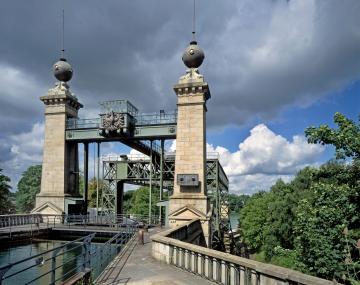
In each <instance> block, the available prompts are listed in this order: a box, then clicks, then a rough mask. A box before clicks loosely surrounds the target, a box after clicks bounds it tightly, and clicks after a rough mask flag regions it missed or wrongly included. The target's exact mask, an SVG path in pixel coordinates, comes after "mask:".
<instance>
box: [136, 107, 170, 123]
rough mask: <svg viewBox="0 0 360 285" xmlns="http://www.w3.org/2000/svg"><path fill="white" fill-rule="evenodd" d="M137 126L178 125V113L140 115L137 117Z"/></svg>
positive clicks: (163, 112) (162, 112) (161, 112)
mask: <svg viewBox="0 0 360 285" xmlns="http://www.w3.org/2000/svg"><path fill="white" fill-rule="evenodd" d="M135 119H136V125H137V126H142V125H163V124H176V122H177V111H176V110H175V111H170V112H165V111H160V112H157V113H140V114H137V115H136V116H135Z"/></svg>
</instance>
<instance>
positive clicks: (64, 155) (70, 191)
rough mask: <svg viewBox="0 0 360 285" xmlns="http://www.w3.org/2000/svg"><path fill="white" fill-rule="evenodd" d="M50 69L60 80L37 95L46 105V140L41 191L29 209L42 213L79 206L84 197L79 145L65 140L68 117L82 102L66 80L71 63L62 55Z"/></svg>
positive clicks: (72, 116)
mask: <svg viewBox="0 0 360 285" xmlns="http://www.w3.org/2000/svg"><path fill="white" fill-rule="evenodd" d="M53 69H54V74H55V77H56V78H57V79H58V80H59V82H58V83H56V85H55V87H54V88H51V89H49V91H48V94H47V95H46V96H42V97H41V98H40V100H41V101H42V102H44V104H45V139H44V150H43V164H42V177H41V191H40V193H39V194H38V195H37V196H36V206H35V209H34V210H33V211H32V212H36V213H44V214H62V213H64V212H66V213H67V212H68V209H69V207H71V206H69V205H76V204H77V207H79V208H81V203H82V200H83V199H82V197H80V195H79V193H78V174H79V167H78V146H77V143H73V142H66V140H65V130H66V121H67V119H68V118H76V117H77V116H78V110H79V109H80V108H82V107H83V105H82V104H81V103H80V102H78V100H77V98H76V97H75V96H74V95H73V94H72V93H71V91H70V89H69V86H68V85H67V83H66V82H68V81H69V80H70V79H71V77H72V73H73V71H72V68H71V66H70V64H69V63H67V62H66V60H65V59H63V58H62V59H60V61H58V62H56V63H55V64H54V67H53Z"/></svg>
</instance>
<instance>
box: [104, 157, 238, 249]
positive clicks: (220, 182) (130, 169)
mask: <svg viewBox="0 0 360 285" xmlns="http://www.w3.org/2000/svg"><path fill="white" fill-rule="evenodd" d="M150 169H151V171H150ZM103 171H104V172H103V173H104V180H105V181H106V183H107V187H105V188H106V189H104V190H103V197H102V209H103V210H105V209H106V210H107V211H108V212H109V213H114V212H115V211H116V209H115V207H116V205H115V203H116V202H115V201H116V190H117V183H118V182H120V181H121V182H124V183H129V184H134V185H145V186H149V185H150V173H151V176H152V177H151V180H152V186H154V187H157V188H158V187H160V180H161V179H160V178H161V175H163V185H164V188H165V189H167V190H168V191H170V192H172V189H173V185H174V173H175V155H166V156H165V158H164V165H163V172H162V173H161V171H160V163H159V161H158V160H157V159H155V160H153V162H152V163H150V159H149V158H146V157H142V158H135V159H131V158H130V159H127V158H124V157H121V158H120V157H119V158H117V157H109V158H104V159H103ZM206 178H207V194H208V197H209V198H210V201H211V204H212V205H213V218H212V230H213V234H212V237H213V247H217V248H220V249H222V250H226V251H228V252H230V251H231V249H232V239H231V236H230V232H231V225H230V220H229V208H228V201H229V198H228V194H229V180H228V178H227V176H226V174H225V172H224V170H223V168H222V166H221V164H220V162H219V160H218V158H208V159H207V161H206ZM223 247H225V248H223Z"/></svg>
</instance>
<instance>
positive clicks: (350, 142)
mask: <svg viewBox="0 0 360 285" xmlns="http://www.w3.org/2000/svg"><path fill="white" fill-rule="evenodd" d="M334 122H335V123H336V124H337V125H338V129H332V128H330V127H329V126H328V125H321V126H319V127H318V128H316V127H309V128H307V129H306V130H305V135H306V136H307V138H308V142H309V143H320V144H322V145H333V146H335V150H336V157H337V158H339V159H344V158H346V157H350V158H355V159H358V158H360V126H359V125H357V124H356V123H355V122H353V121H352V120H350V119H348V118H346V117H345V116H344V115H342V114H340V113H335V116H334Z"/></svg>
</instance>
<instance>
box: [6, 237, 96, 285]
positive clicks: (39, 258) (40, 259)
mask: <svg viewBox="0 0 360 285" xmlns="http://www.w3.org/2000/svg"><path fill="white" fill-rule="evenodd" d="M94 236H95V234H94V233H93V234H90V235H87V236H85V237H82V238H79V239H76V240H74V241H70V242H66V243H64V244H63V245H60V246H57V247H54V248H53V249H51V250H46V251H44V252H41V253H38V254H35V255H33V256H30V257H27V258H25V259H22V260H19V261H16V262H12V263H9V264H6V265H3V266H1V267H0V284H2V282H3V281H4V280H6V279H9V278H11V277H13V276H15V275H17V274H19V273H22V272H25V271H27V270H29V269H31V268H34V267H37V266H42V265H44V264H45V263H46V262H48V261H51V269H50V270H48V271H46V272H44V273H42V274H41V275H40V276H37V277H36V278H34V279H32V280H30V281H27V282H26V283H25V284H30V283H32V282H34V281H36V280H39V279H40V278H43V277H44V276H47V275H50V279H51V282H50V284H51V285H54V284H55V282H56V281H57V280H59V279H61V278H58V279H56V276H55V274H56V270H57V269H59V268H60V267H62V266H63V263H61V265H58V264H57V258H58V257H59V256H61V255H63V254H64V252H62V250H64V249H65V248H67V247H68V246H72V245H74V247H73V248H71V250H74V249H76V248H78V247H80V246H82V247H83V248H84V250H83V257H84V258H83V260H82V263H81V265H82V266H83V268H84V269H85V267H86V265H88V264H90V259H89V252H90V244H91V240H92V239H93V238H94ZM78 243H81V245H80V246H79V245H78ZM66 251H67V252H68V251H70V250H68V249H67V250H66ZM48 254H51V257H49V258H45V256H46V255H48ZM31 260H33V261H34V264H31V265H29V266H27V267H25V268H21V269H17V270H16V271H15V272H12V273H11V274H7V273H8V272H9V270H10V269H11V268H14V266H16V265H19V264H27V263H28V262H29V261H31Z"/></svg>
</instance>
